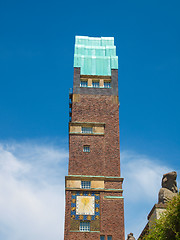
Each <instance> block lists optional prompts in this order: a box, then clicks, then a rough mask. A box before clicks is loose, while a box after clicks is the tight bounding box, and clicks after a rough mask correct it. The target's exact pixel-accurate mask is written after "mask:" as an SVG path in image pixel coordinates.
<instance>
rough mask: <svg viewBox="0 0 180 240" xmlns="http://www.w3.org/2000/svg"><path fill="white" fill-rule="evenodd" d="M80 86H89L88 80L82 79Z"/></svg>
mask: <svg viewBox="0 0 180 240" xmlns="http://www.w3.org/2000/svg"><path fill="white" fill-rule="evenodd" d="M80 86H81V87H87V86H88V82H87V81H81V84H80Z"/></svg>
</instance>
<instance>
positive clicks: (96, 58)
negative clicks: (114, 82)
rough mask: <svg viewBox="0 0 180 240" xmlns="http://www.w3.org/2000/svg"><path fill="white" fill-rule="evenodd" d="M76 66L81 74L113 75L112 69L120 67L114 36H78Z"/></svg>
mask: <svg viewBox="0 0 180 240" xmlns="http://www.w3.org/2000/svg"><path fill="white" fill-rule="evenodd" d="M74 67H80V69H81V75H102V76H111V69H118V56H116V46H115V45H114V37H88V36H76V37H75V50H74Z"/></svg>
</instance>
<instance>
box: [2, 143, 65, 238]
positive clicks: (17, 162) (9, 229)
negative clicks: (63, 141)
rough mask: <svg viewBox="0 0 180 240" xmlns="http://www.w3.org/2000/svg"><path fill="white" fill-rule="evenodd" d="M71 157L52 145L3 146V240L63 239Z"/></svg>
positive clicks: (14, 144) (25, 144)
mask: <svg viewBox="0 0 180 240" xmlns="http://www.w3.org/2000/svg"><path fill="white" fill-rule="evenodd" d="M67 157H68V154H67V152H66V151H65V150H63V149H61V148H59V149H57V148H55V147H52V146H50V145H49V146H48V145H37V144H32V143H18V144H17V143H12V144H10V145H7V144H1V146H0V239H3V240H12V239H13V240H24V239H26V240H32V239H33V240H36V239H37V240H39V239H44V240H56V239H57V240H59V239H63V225H64V220H63V216H64V176H65V174H66V163H67Z"/></svg>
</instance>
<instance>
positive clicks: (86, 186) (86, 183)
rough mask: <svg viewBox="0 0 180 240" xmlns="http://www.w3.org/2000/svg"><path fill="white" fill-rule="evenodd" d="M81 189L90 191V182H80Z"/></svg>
mask: <svg viewBox="0 0 180 240" xmlns="http://www.w3.org/2000/svg"><path fill="white" fill-rule="evenodd" d="M81 188H85V189H90V188H91V181H81Z"/></svg>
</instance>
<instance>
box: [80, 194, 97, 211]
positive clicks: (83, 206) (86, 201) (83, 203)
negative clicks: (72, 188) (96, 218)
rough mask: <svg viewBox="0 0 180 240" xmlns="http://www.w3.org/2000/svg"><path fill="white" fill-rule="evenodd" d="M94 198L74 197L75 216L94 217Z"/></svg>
mask: <svg viewBox="0 0 180 240" xmlns="http://www.w3.org/2000/svg"><path fill="white" fill-rule="evenodd" d="M94 214H95V197H94V196H77V197H76V215H94Z"/></svg>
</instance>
